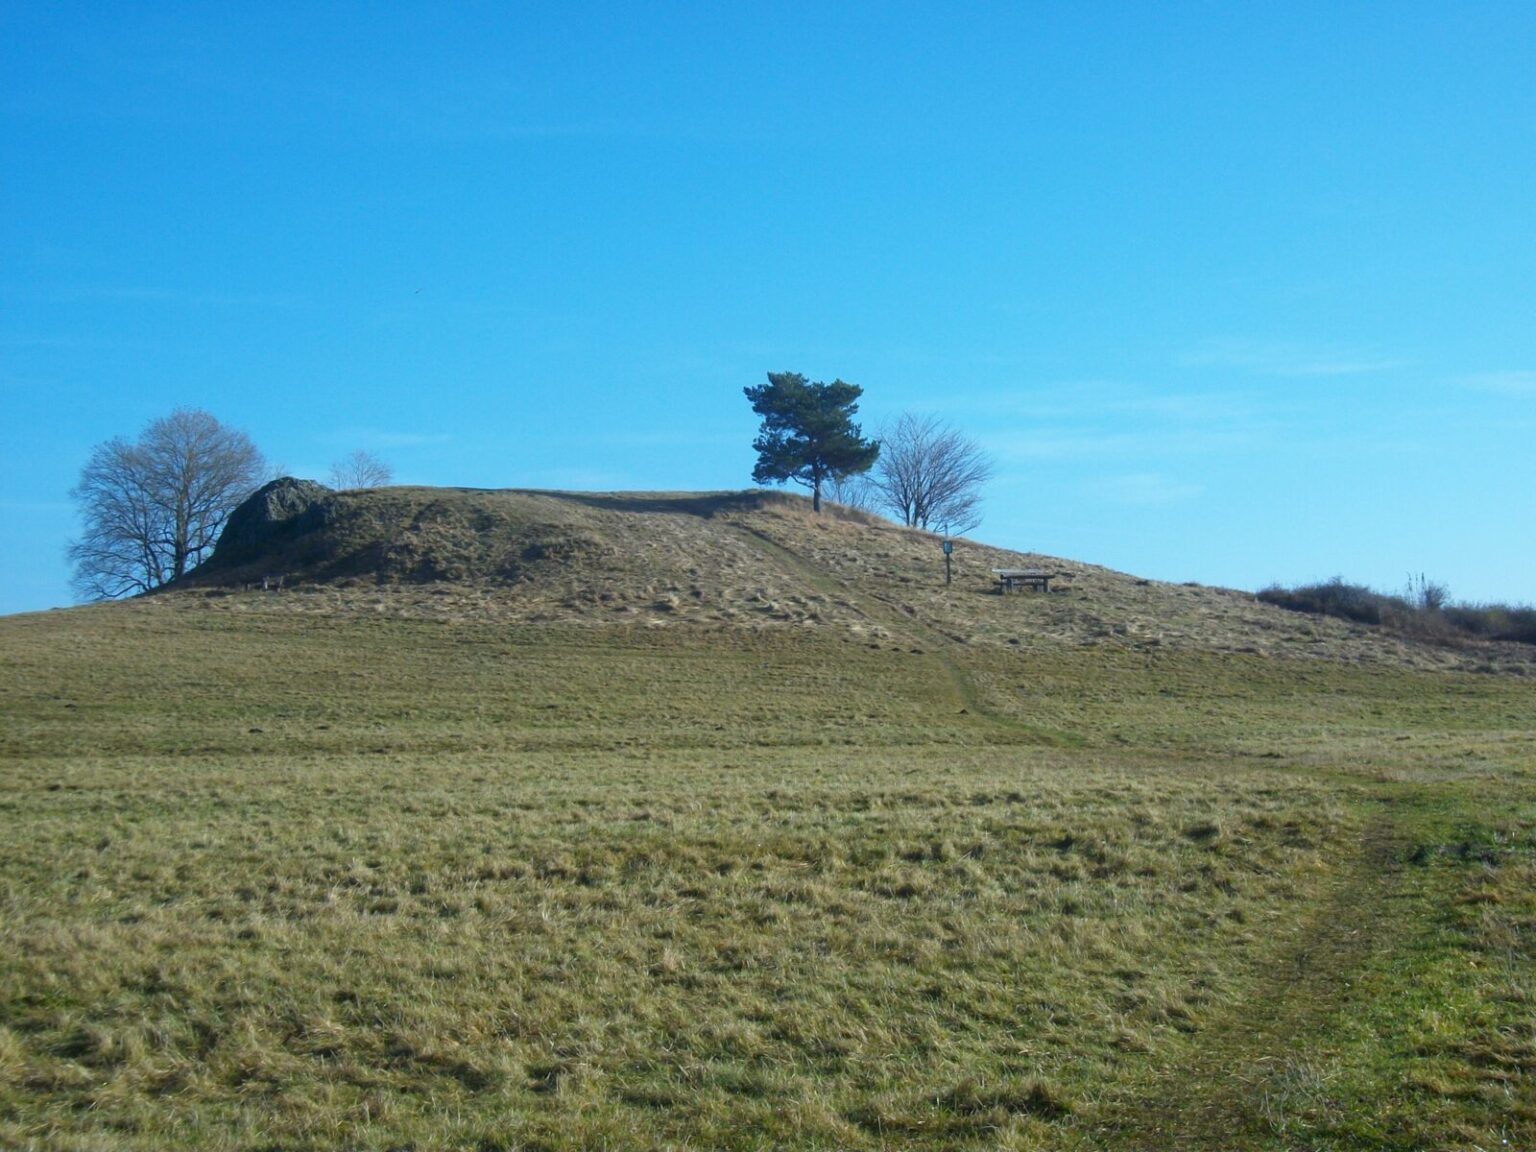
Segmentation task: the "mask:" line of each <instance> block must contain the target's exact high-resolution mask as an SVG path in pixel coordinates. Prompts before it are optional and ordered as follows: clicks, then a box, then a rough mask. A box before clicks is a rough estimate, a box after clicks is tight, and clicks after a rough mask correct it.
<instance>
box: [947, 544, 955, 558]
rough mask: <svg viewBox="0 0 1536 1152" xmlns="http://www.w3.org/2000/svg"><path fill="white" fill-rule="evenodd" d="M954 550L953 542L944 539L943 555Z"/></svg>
mask: <svg viewBox="0 0 1536 1152" xmlns="http://www.w3.org/2000/svg"><path fill="white" fill-rule="evenodd" d="M954 550H955V546H954V543H953V542H951V541H949V540H946V541H944V555H946V556H948V555H949V554H950V553H951V552H953V551H954Z"/></svg>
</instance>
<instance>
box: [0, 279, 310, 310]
mask: <svg viewBox="0 0 1536 1152" xmlns="http://www.w3.org/2000/svg"><path fill="white" fill-rule="evenodd" d="M0 299H4V300H9V301H13V302H17V303H34V304H146V305H153V304H165V305H173V306H175V307H178V308H186V307H206V308H297V307H302V306H303V305H304V304H305V303H307V302H306V301H305V300H303V299H302V298H300V297H297V296H292V295H288V294H286V293H279V292H229V291H222V290H221V291H213V290H208V289H198V288H164V287H158V286H154V285H147V284H65V285H55V286H53V287H37V286H34V285H30V284H0Z"/></svg>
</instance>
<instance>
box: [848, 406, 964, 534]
mask: <svg viewBox="0 0 1536 1152" xmlns="http://www.w3.org/2000/svg"><path fill="white" fill-rule="evenodd" d="M991 478H992V461H991V460H990V459H989V458H988V456H987V454H986V453H985V452H983V451H982V449H981V445H979V444H978V443H977V442H976V441H975V440H973V439H971V438H970V437H969V436H966V435H964V434H963V433H961V432H958V431H956V430H955V429H954V428H952V427H950V425H948V424H946V423H945V422H944V421H942V420H940V419H939V418H938V417H936V416H918V415H915V414H913V413H911V412H906V413H903V414H902V415H901V416H899V417H897V419H896V421H895V423H893V424H891V425H889V426H888V427H886V428H884V429H882V430H881V434H880V458H879V459H878V460H877V461H876V462H875V469H874V479H873V484H874V487H875V490H876V492H877V493H878V499H879V502H880V503H881V504H883V505H885V507H887V508H889V509H890V510H891V511H892V512H894V513H896V515H897V516H898V517H900V518H901V521H902V523H903V524H906V525H908V526H909V527H913V528H943V529H945V530H947V531H949V532H953V533H956V534H959V533H964V532H969V531H970V530H971V529H973V528H975V527H976V526H977V525H978V524H980V523H981V489H982V487H983V486H984V485H985V484H986V482H987V481H988V480H990V479H991Z"/></svg>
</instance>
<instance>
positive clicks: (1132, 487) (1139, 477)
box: [1088, 472, 1205, 507]
mask: <svg viewBox="0 0 1536 1152" xmlns="http://www.w3.org/2000/svg"><path fill="white" fill-rule="evenodd" d="M1204 491H1205V488H1204V487H1203V486H1202V485H1199V484H1191V483H1188V482H1186V481H1183V480H1177V479H1174V478H1173V477H1171V476H1165V475H1163V474H1162V473H1160V472H1133V473H1129V474H1127V475H1123V476H1105V477H1103V478H1102V479H1099V480H1095V481H1093V482H1092V483H1090V484H1089V485H1088V492H1089V494H1090V495H1091V496H1094V497H1096V498H1097V499H1099V500H1104V501H1107V502H1108V503H1111V504H1127V505H1131V506H1133V507H1149V506H1152V505H1157V504H1173V503H1177V502H1179V501H1181V500H1193V499H1194V498H1195V497H1197V496H1199V495H1200V494H1201V493H1202V492H1204Z"/></svg>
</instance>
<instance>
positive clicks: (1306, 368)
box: [1179, 339, 1409, 377]
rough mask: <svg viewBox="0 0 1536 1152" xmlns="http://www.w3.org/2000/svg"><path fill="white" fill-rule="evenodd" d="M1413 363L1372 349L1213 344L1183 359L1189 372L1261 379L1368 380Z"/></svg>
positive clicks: (1231, 342) (1233, 341)
mask: <svg viewBox="0 0 1536 1152" xmlns="http://www.w3.org/2000/svg"><path fill="white" fill-rule="evenodd" d="M1408 363H1409V361H1408V360H1406V359H1404V358H1403V357H1401V356H1389V355H1384V354H1382V353H1381V352H1379V351H1375V350H1372V349H1359V348H1338V347H1329V348H1309V347H1305V346H1301V345H1295V344H1271V343H1264V342H1261V341H1253V340H1240V339H1227V340H1210V341H1207V342H1206V343H1204V344H1202V345H1200V346H1199V347H1198V348H1195V349H1193V350H1192V351H1190V352H1187V353H1185V354H1184V355H1183V356H1181V357H1180V358H1179V364H1180V365H1181V366H1182V367H1185V368H1232V369H1237V370H1240V371H1243V372H1252V373H1254V374H1256V375H1260V376H1292V377H1302V376H1365V375H1370V374H1372V373H1376V372H1390V371H1393V370H1394V369H1397V368H1403V367H1406V366H1407V365H1408Z"/></svg>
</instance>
